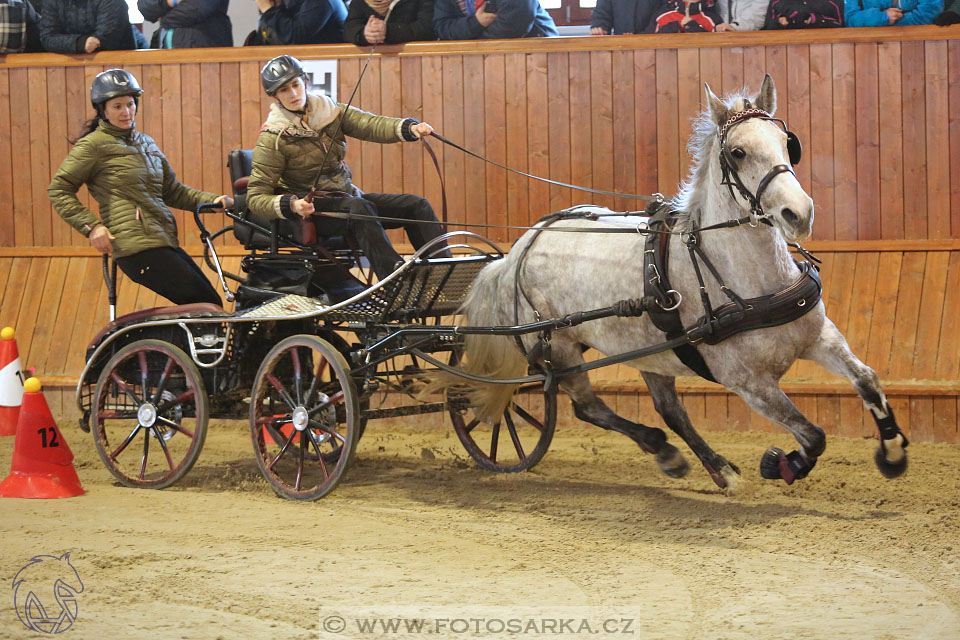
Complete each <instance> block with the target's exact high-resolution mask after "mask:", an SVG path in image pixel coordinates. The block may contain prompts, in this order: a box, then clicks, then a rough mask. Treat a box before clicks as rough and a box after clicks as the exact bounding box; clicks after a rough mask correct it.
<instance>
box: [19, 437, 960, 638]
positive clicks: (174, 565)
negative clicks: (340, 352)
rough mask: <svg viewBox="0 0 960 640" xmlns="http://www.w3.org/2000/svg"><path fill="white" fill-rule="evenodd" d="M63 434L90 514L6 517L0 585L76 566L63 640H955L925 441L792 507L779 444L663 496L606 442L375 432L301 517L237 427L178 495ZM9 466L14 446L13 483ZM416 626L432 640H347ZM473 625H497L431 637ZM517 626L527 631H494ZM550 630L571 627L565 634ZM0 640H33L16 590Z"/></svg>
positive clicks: (942, 476) (857, 456)
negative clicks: (512, 448)
mask: <svg viewBox="0 0 960 640" xmlns="http://www.w3.org/2000/svg"><path fill="white" fill-rule="evenodd" d="M62 428H63V430H64V434H65V436H66V438H67V440H68V441H69V443H70V444H71V446H72V448H73V450H74V453H75V454H76V456H77V467H78V472H79V474H80V478H81V480H82V481H83V484H84V487H85V488H86V490H87V492H88V493H87V495H85V496H83V497H80V498H74V499H67V500H45V501H28V500H11V499H3V500H0V531H2V534H3V545H2V547H0V567H2V572H0V578H2V583H3V584H6V585H10V584H11V581H12V579H13V576H14V575H15V574H16V572H17V571H18V570H19V569H20V567H22V566H23V565H24V564H26V563H27V562H28V561H29V559H30V557H31V556H33V555H37V554H51V555H53V554H55V555H60V554H62V553H64V552H68V551H69V552H70V553H71V559H72V562H73V565H74V567H75V568H76V569H77V572H78V574H79V575H80V577H81V579H82V580H83V583H84V587H85V588H84V592H83V593H82V594H81V595H80V596H79V600H78V610H79V616H78V619H77V620H76V622H75V623H74V625H73V627H72V628H70V629H69V630H68V631H66V632H64V633H63V634H62V635H61V636H59V637H62V638H67V639H69V638H91V639H95V640H104V639H107V638H129V639H139V638H144V639H146V638H150V639H154V638H235V637H243V638H318V637H322V638H376V637H391V638H398V637H432V638H447V637H449V638H472V637H479V638H507V637H512V638H527V637H529V638H534V637H551V638H558V637H564V638H566V637H587V636H588V635H594V636H595V637H603V638H607V637H610V638H614V637H635V638H657V639H663V640H673V639H691V640H692V639H698V640H699V639H729V640H740V639H743V640H747V639H750V640H754V639H756V638H762V637H763V638H787V637H789V638H810V639H816V640H824V639H834V638H856V639H857V640H860V639H862V638H864V637H872V638H878V639H891V640H892V639H901V638H911V639H913V638H916V639H923V640H931V639H941V638H942V639H956V638H960V474H958V471H960V447H958V446H956V445H942V444H915V445H912V446H911V449H910V453H911V468H910V470H909V471H908V473H907V475H906V476H904V477H902V478H900V479H898V480H894V481H888V480H885V479H884V478H883V477H882V476H880V474H879V473H878V472H877V471H876V469H875V468H874V466H873V461H872V454H873V449H874V446H875V444H874V442H873V441H868V440H850V439H842V438H836V437H835V438H831V440H830V444H829V446H828V448H827V452H826V454H825V455H824V456H823V457H822V458H821V459H820V462H819V464H818V466H817V468H816V469H815V470H814V471H813V473H812V475H811V476H810V477H809V478H807V479H806V480H803V481H800V482H798V483H797V484H796V485H794V486H793V487H787V486H786V485H784V484H783V483H780V482H770V481H763V480H761V479H760V477H759V473H758V471H757V466H758V463H759V459H760V455H761V454H762V453H763V451H764V449H765V448H766V447H767V445H769V444H777V445H778V446H780V447H783V448H785V449H787V450H790V449H792V448H794V447H793V443H792V441H791V438H790V437H789V436H788V435H782V436H780V435H778V436H771V435H769V434H760V433H747V434H743V433H738V434H733V433H708V434H706V436H707V440H708V441H709V442H710V443H711V444H712V445H713V446H714V448H715V449H716V450H717V451H718V452H720V453H721V454H723V455H725V456H726V457H728V458H729V459H731V460H732V461H734V462H735V463H736V464H738V465H739V466H740V467H741V468H742V469H744V471H745V473H744V477H745V479H746V480H747V483H746V484H747V487H746V490H745V491H744V492H743V493H742V494H740V495H738V496H735V497H727V496H726V495H723V494H722V493H721V492H719V491H718V490H717V489H716V488H715V486H714V485H713V483H712V482H711V481H710V479H709V477H708V476H707V474H706V473H705V472H704V471H703V470H702V469H701V468H700V467H699V465H696V466H694V468H693V469H692V471H691V473H690V474H689V475H688V476H687V477H686V478H684V479H682V480H671V479H669V478H667V477H665V476H663V475H661V474H660V473H659V472H658V470H657V467H656V465H655V463H654V461H653V460H652V458H651V457H650V456H647V455H644V454H642V453H641V452H640V451H639V450H638V449H637V448H636V447H635V446H634V445H632V444H631V443H629V442H628V441H627V440H626V439H625V438H623V437H621V436H617V435H615V434H609V433H606V432H602V431H600V430H598V429H595V428H590V427H561V428H558V432H557V436H556V438H555V440H554V443H553V446H552V448H551V450H550V453H548V455H547V456H546V458H545V459H544V460H543V462H541V463H540V465H539V466H537V467H536V468H535V469H534V470H533V471H531V472H527V473H521V474H512V475H496V474H492V473H490V472H486V471H481V470H479V469H477V468H475V467H474V465H473V464H472V462H471V461H470V460H469V459H468V458H467V456H466V454H465V453H464V452H463V450H462V448H461V447H460V443H459V441H458V440H457V439H456V436H455V435H454V434H453V433H452V430H450V429H449V428H447V429H439V428H434V427H423V426H421V427H418V426H417V422H416V419H415V418H410V419H406V424H405V425H403V426H397V425H396V424H385V423H378V422H373V423H371V424H370V426H369V427H368V430H367V434H366V435H365V436H364V438H363V440H362V441H361V442H360V445H359V449H358V459H357V461H356V462H355V464H354V465H353V467H352V468H351V469H350V471H349V472H348V474H347V476H346V479H345V480H344V481H343V482H342V483H341V484H340V486H339V487H338V488H337V489H336V490H335V491H334V492H333V493H332V494H331V495H330V496H328V497H327V498H325V499H323V500H321V501H319V502H315V503H294V502H289V501H285V500H281V499H278V498H276V497H274V495H273V493H272V491H271V490H270V488H269V486H268V485H267V484H266V482H264V481H263V480H262V479H261V478H260V476H259V474H258V472H257V469H256V465H255V463H254V460H253V456H252V451H251V447H250V443H249V436H248V431H247V428H246V426H245V425H243V424H241V423H215V424H213V425H211V428H210V433H209V436H208V438H207V443H206V447H205V449H204V452H203V454H202V455H201V457H200V460H199V462H198V463H197V466H196V467H195V468H194V469H193V471H192V472H191V473H190V475H188V476H187V477H186V478H185V480H184V481H183V482H181V484H179V485H177V486H175V487H172V488H170V489H166V490H163V491H145V490H132V489H126V488H122V487H118V486H114V484H113V482H112V476H110V474H109V473H108V472H107V471H106V469H104V468H103V467H102V465H101V463H100V461H99V459H98V458H97V456H96V453H95V452H94V448H93V443H92V440H91V437H90V436H89V435H87V434H83V433H81V432H80V431H79V430H78V429H77V428H76V426H75V425H74V424H63V425H62ZM12 447H13V439H12V438H4V439H2V440H0V465H2V467H0V468H2V469H3V471H4V473H5V472H6V470H7V468H8V465H9V460H10V454H11V452H12ZM683 450H684V452H685V453H686V454H687V456H688V459H691V460H692V454H690V453H689V451H687V450H686V448H685V447H683ZM4 594H5V595H4ZM418 614H419V615H422V616H426V617H428V620H427V621H428V623H429V622H430V621H433V623H434V625H435V626H434V628H432V629H429V630H430V631H433V633H430V634H427V633H426V630H424V631H423V632H422V633H419V634H416V633H415V634H403V633H393V634H385V635H383V634H376V633H373V632H370V631H366V632H361V631H358V629H357V626H356V625H357V621H358V620H361V619H363V616H365V615H371V616H372V615H380V616H388V617H391V616H392V617H394V618H397V619H400V618H412V617H416V616H417V615H418ZM337 616H339V618H337ZM471 617H472V618H473V619H474V620H481V619H482V620H483V621H484V622H482V623H480V622H476V623H469V622H468V623H467V624H470V625H479V627H476V628H474V627H470V628H469V629H467V630H464V629H463V628H462V625H461V626H459V627H457V626H456V624H455V623H451V622H446V623H443V622H440V623H437V622H436V621H435V619H436V618H445V619H448V620H452V621H456V620H467V619H468V618H471ZM511 619H512V620H515V621H522V622H524V624H526V626H525V627H522V629H523V630H524V631H525V633H512V634H511V633H507V632H506V631H505V632H503V633H499V634H497V633H493V632H494V631H497V630H499V629H500V628H501V627H500V625H501V622H502V624H504V625H505V624H507V621H509V620H511ZM554 619H557V620H562V619H569V620H570V621H572V622H570V623H567V624H568V625H571V626H566V627H564V626H559V627H557V629H559V630H560V631H562V632H563V633H550V632H549V631H550V628H548V627H549V625H551V624H554V623H553V622H550V621H551V620H554ZM331 620H332V621H333V623H331V622H330V621H331ZM338 620H342V622H343V623H344V624H345V625H346V629H345V630H344V631H342V632H340V633H334V632H333V631H338V630H339V629H338V627H337V626H336V623H337V621H338ZM531 620H533V622H531ZM498 621H501V622H498ZM555 621H556V620H555ZM584 621H586V624H587V625H588V627H584V626H583V624H584ZM610 621H613V622H612V623H611V622H610ZM604 622H606V623H607V625H608V626H607V628H606V629H603V628H601V626H602V624H603V623H604ZM324 624H326V625H328V627H327V629H326V630H324V628H323V625H324ZM364 624H366V623H364ZM374 624H376V623H374ZM451 624H452V625H453V627H455V628H452V627H451ZM542 624H547V625H548V627H544V626H538V625H542ZM531 625H532V626H531ZM378 628H379V627H378ZM478 628H479V630H480V633H477V629H478ZM504 628H506V627H504ZM513 628H514V629H516V627H513ZM331 629H332V631H331ZM571 629H573V630H579V631H580V633H579V634H575V633H569V632H570V630H571ZM543 631H547V633H539V632H543ZM535 632H537V633H535ZM591 632H592V633H591ZM0 636H2V637H4V638H28V637H40V636H37V635H35V634H32V633H31V632H29V631H28V630H27V629H26V628H24V627H23V626H22V625H21V623H20V622H19V620H18V619H17V616H16V613H15V610H14V606H13V592H12V590H11V589H10V588H9V586H8V587H5V588H0Z"/></svg>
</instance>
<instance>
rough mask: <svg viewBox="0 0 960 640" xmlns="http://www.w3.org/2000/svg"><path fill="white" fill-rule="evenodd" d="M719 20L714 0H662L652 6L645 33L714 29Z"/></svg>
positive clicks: (721, 20)
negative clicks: (651, 14) (651, 13)
mask: <svg viewBox="0 0 960 640" xmlns="http://www.w3.org/2000/svg"><path fill="white" fill-rule="evenodd" d="M721 22H723V19H722V18H721V17H720V11H719V9H718V7H717V3H716V2H715V0H699V1H698V0H663V1H662V2H661V3H660V4H659V6H656V7H655V8H654V10H653V16H652V17H651V19H650V23H649V24H648V25H647V28H646V30H645V33H695V32H703V31H714V30H715V29H716V26H717V25H718V24H720V23H721Z"/></svg>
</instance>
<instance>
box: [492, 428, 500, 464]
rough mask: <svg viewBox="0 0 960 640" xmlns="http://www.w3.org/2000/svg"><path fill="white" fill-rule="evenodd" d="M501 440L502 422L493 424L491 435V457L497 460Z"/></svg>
mask: <svg viewBox="0 0 960 640" xmlns="http://www.w3.org/2000/svg"><path fill="white" fill-rule="evenodd" d="M499 441H500V422H499V421H498V422H497V424H495V425H493V433H492V434H491V435H490V459H491V460H493V461H494V462H496V461H497V442H499Z"/></svg>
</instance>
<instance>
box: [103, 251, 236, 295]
mask: <svg viewBox="0 0 960 640" xmlns="http://www.w3.org/2000/svg"><path fill="white" fill-rule="evenodd" d="M115 262H116V263H117V266H119V267H120V269H121V270H123V272H124V273H125V274H127V277H128V278H130V279H131V280H133V281H134V282H136V283H138V284H142V285H143V286H145V287H147V288H149V289H151V290H153V291H156V292H157V293H159V294H160V295H161V296H163V297H164V298H166V299H167V300H169V301H170V302H172V303H174V304H190V303H191V302H212V303H213V304H216V305H221V304H222V303H221V301H220V296H219V295H217V292H216V290H215V289H214V288H213V287H212V286H210V281H209V280H207V277H206V276H205V275H203V272H202V271H200V267H198V266H197V263H196V262H194V261H193V260H192V259H191V258H190V256H188V255H187V253H186V251H184V250H183V249H181V248H179V247H177V248H176V249H174V248H173V247H157V248H155V249H145V250H144V251H141V252H140V253H135V254H133V255H132V256H127V257H125V258H117V259H116V261H115Z"/></svg>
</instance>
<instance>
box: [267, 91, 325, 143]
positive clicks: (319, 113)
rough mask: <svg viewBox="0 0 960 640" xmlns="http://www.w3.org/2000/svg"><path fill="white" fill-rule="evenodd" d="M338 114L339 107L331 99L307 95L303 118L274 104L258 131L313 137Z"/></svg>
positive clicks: (323, 96)
mask: <svg viewBox="0 0 960 640" xmlns="http://www.w3.org/2000/svg"><path fill="white" fill-rule="evenodd" d="M339 113H340V108H339V106H338V105H337V103H336V102H335V101H334V100H332V99H331V98H328V97H327V96H325V95H322V94H321V95H317V94H312V93H308V94H307V113H306V115H305V116H302V117H301V116H300V114H298V113H294V112H293V111H288V110H287V109H284V108H283V107H282V106H280V104H279V103H274V104H272V105H270V113H269V115H267V121H266V122H264V123H263V126H262V127H260V130H261V131H269V132H271V133H276V134H284V135H289V136H303V137H314V136H317V135H319V132H320V131H323V128H324V127H326V126H327V125H329V124H330V123H331V122H333V121H334V120H335V119H336V117H337V114H339Z"/></svg>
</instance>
